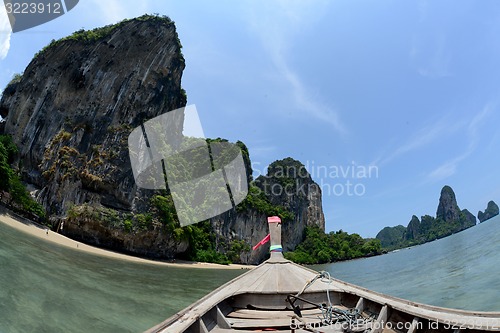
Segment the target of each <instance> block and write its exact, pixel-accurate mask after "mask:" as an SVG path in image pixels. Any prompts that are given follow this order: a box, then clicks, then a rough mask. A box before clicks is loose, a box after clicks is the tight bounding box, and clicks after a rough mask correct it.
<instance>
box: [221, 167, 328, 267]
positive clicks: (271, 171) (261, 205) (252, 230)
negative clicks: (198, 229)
mask: <svg viewBox="0 0 500 333" xmlns="http://www.w3.org/2000/svg"><path fill="white" fill-rule="evenodd" d="M321 200H322V198H321V189H320V187H319V185H318V184H316V183H315V182H314V181H313V180H312V178H311V175H310V174H309V172H308V171H307V170H306V168H305V166H304V165H303V164H302V163H300V162H299V161H296V160H294V159H292V158H285V159H283V160H279V161H275V162H273V163H271V165H270V166H269V167H268V171H267V174H266V175H262V176H260V177H258V178H257V179H256V180H255V182H254V183H253V184H252V185H251V188H250V194H249V196H248V197H247V199H246V200H245V201H244V202H243V203H242V204H241V205H240V206H239V207H238V209H237V212H235V211H232V212H229V213H227V214H223V215H221V216H219V217H217V218H214V219H212V221H211V222H212V224H213V225H215V226H216V228H215V229H216V230H219V233H220V236H221V239H225V240H226V241H231V240H235V239H236V240H244V241H245V242H247V243H248V244H256V243H257V242H259V241H260V240H261V239H262V238H264V237H265V236H266V235H267V234H268V227H267V219H266V216H269V215H281V216H282V220H283V224H282V228H281V230H282V231H281V232H282V243H283V250H284V251H291V250H293V249H295V247H296V246H297V245H298V244H299V243H300V242H301V241H302V240H303V239H304V229H305V227H306V226H313V225H315V226H318V227H320V229H321V230H323V231H324V230H325V217H324V214H323V208H322V204H321ZM242 236H243V237H242ZM268 249H269V248H268V246H267V247H263V248H260V249H259V250H257V251H254V252H247V253H245V254H243V258H242V261H243V262H248V263H259V262H262V260H264V259H265V258H266V257H267V256H268Z"/></svg>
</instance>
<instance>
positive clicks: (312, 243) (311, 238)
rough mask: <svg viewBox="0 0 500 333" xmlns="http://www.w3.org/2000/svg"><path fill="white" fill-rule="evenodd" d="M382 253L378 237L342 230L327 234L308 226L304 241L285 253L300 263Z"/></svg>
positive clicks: (316, 262)
mask: <svg viewBox="0 0 500 333" xmlns="http://www.w3.org/2000/svg"><path fill="white" fill-rule="evenodd" d="M381 253H382V246H381V244H380V240H378V239H373V238H372V239H363V238H362V237H361V236H360V235H358V234H348V233H347V232H344V231H342V230H340V231H337V232H330V233H329V234H326V233H324V232H323V231H322V230H321V229H319V228H318V227H307V228H306V233H305V239H304V241H303V242H302V243H300V245H299V246H297V248H296V249H295V251H293V252H286V253H285V254H284V255H285V258H287V259H289V260H291V261H293V262H296V263H299V264H322V263H328V262H334V261H342V260H349V259H355V258H361V257H369V256H374V255H378V254H381Z"/></svg>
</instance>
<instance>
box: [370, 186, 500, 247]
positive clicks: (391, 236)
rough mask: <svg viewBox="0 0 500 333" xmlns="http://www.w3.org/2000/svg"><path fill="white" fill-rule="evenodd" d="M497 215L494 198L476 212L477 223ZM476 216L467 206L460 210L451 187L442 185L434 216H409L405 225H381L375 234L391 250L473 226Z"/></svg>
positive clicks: (425, 241) (422, 242)
mask: <svg viewBox="0 0 500 333" xmlns="http://www.w3.org/2000/svg"><path fill="white" fill-rule="evenodd" d="M496 215H498V206H497V205H496V203H495V202H494V201H490V202H489V203H488V207H487V208H486V210H485V212H484V213H483V212H481V211H480V212H479V213H478V218H479V221H480V222H484V221H485V220H487V219H490V218H492V217H494V216H496ZM476 223H477V221H476V217H475V216H474V215H473V214H472V213H471V212H469V211H468V210H467V209H463V210H460V208H459V207H458V204H457V199H456V197H455V192H454V191H453V189H452V188H451V187H450V186H448V185H446V186H444V187H443V189H442V190H441V196H440V197H439V204H438V208H437V211H436V217H432V216H430V215H424V216H422V217H421V218H420V219H419V218H418V217H417V216H416V215H413V216H412V218H411V220H410V222H409V223H408V225H407V226H406V227H405V226H403V225H398V226H395V227H385V228H384V229H382V230H381V231H380V232H379V233H378V234H377V236H376V238H377V239H378V240H380V242H381V244H382V248H383V249H384V250H385V251H391V250H395V249H400V248H404V247H409V246H413V245H418V244H424V243H427V242H431V241H433V240H436V239H440V238H443V237H447V236H449V235H452V234H455V233H457V232H460V231H462V230H465V229H468V228H470V227H473V226H475V225H476Z"/></svg>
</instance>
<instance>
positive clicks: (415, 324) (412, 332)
mask: <svg viewBox="0 0 500 333" xmlns="http://www.w3.org/2000/svg"><path fill="white" fill-rule="evenodd" d="M417 327H418V318H417V317H415V318H413V320H412V322H411V326H410V328H408V332H407V333H415V331H416V330H417Z"/></svg>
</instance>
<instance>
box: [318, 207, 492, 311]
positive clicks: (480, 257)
mask: <svg viewBox="0 0 500 333" xmlns="http://www.w3.org/2000/svg"><path fill="white" fill-rule="evenodd" d="M499 261H500V217H498V216H497V217H495V218H493V219H491V220H488V221H486V222H484V223H482V224H480V225H478V226H475V227H473V228H470V229H467V230H465V231H462V232H460V233H458V234H455V235H452V236H450V237H447V238H443V239H440V240H437V241H434V242H431V243H427V244H424V245H420V246H415V247H413V248H410V249H404V250H400V251H398V252H394V253H389V254H387V255H383V256H379V257H374V258H368V259H360V260H353V261H349V262H341V263H335V264H329V265H318V266H315V267H313V268H314V269H317V270H327V271H329V272H330V273H331V274H332V276H335V277H337V278H339V279H341V280H345V281H348V282H351V283H354V284H358V285H361V286H363V287H366V288H369V289H372V290H376V291H379V292H382V293H386V294H391V295H394V296H398V297H402V298H405V299H410V300H413V301H417V302H422V303H428V304H433V305H437V306H444V307H451V308H460V309H468V310H477V311H500V301H499V300H498V290H500V279H499V278H498V276H499V274H500V265H498V262H499Z"/></svg>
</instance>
